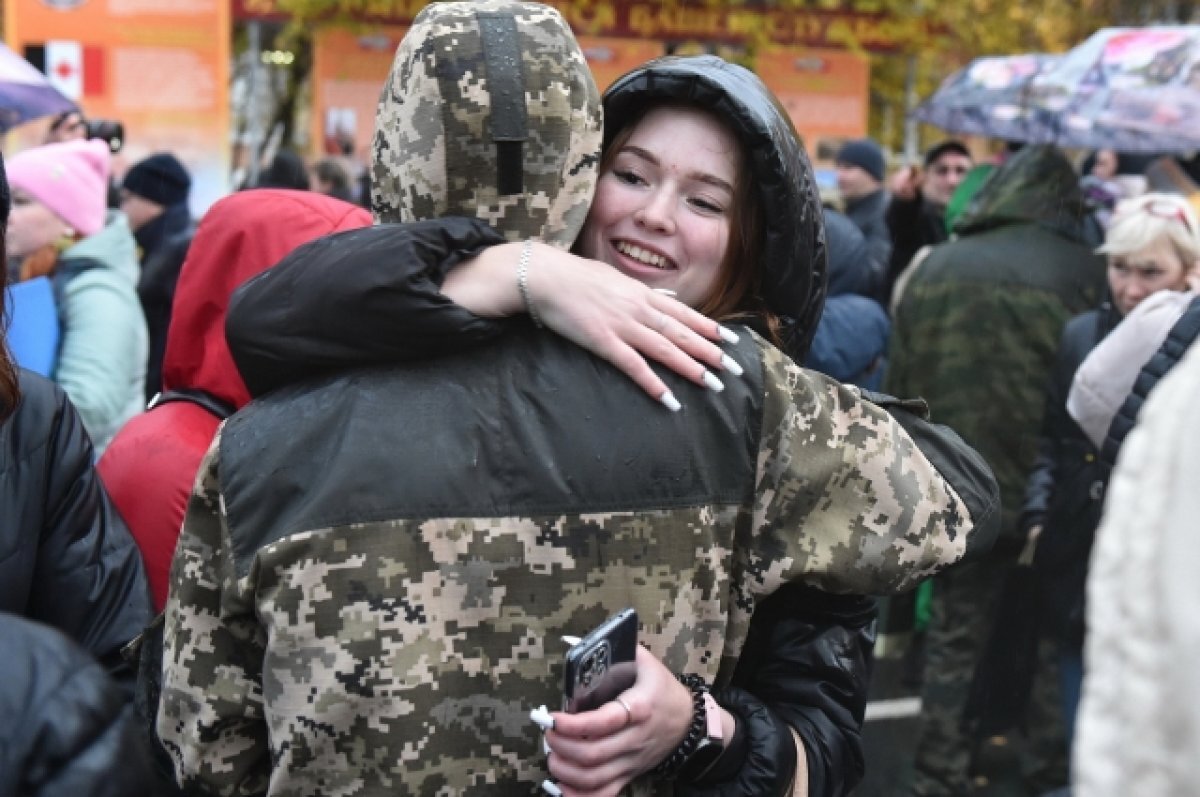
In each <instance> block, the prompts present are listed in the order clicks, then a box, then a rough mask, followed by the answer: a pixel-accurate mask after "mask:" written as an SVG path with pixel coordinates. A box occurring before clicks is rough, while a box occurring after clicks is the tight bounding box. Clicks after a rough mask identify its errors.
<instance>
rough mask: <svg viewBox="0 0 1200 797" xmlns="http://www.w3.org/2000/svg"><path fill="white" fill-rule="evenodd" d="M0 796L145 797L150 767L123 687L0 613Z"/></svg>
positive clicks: (84, 657) (83, 657) (75, 649)
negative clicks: (2, 651) (85, 796)
mask: <svg viewBox="0 0 1200 797" xmlns="http://www.w3.org/2000/svg"><path fill="white" fill-rule="evenodd" d="M0 648H2V649H3V650H4V655H3V656H2V657H0V717H3V718H4V723H3V726H2V727H0V794H5V795H22V797H58V796H59V795H88V797H145V795H147V794H148V793H149V791H148V790H149V788H150V781H149V769H148V765H147V760H146V758H145V755H144V752H143V749H142V747H141V740H140V737H139V736H138V734H137V730H136V726H135V724H134V721H133V708H132V706H131V705H130V703H129V702H128V700H127V699H126V695H125V693H124V692H123V691H122V689H121V688H120V687H119V686H118V685H117V684H116V683H115V682H114V681H113V680H112V679H111V678H109V677H108V675H107V674H106V673H105V672H104V670H103V669H102V668H101V667H100V665H99V664H97V663H96V661H95V660H94V659H93V658H92V657H91V656H89V655H88V654H87V652H85V651H84V650H83V649H82V648H80V647H79V646H78V645H77V644H75V643H74V642H72V641H71V640H70V639H67V637H65V636H63V635H62V634H60V633H59V632H57V631H55V630H54V629H52V628H49V627H47V626H44V625H41V624H40V623H34V622H30V621H28V620H25V619H23V618H20V617H17V616H15V615H12V614H5V613H0Z"/></svg>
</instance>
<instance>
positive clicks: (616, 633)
mask: <svg viewBox="0 0 1200 797" xmlns="http://www.w3.org/2000/svg"><path fill="white" fill-rule="evenodd" d="M637 631H638V620H637V612H636V611H634V610H633V609H625V610H623V611H621V612H619V613H618V614H616V615H614V616H612V617H610V618H609V619H607V620H605V621H604V622H603V623H602V624H601V625H599V626H597V627H596V628H595V629H593V630H592V631H591V633H589V634H588V635H587V636H586V637H584V638H583V639H581V640H580V641H579V644H577V645H575V646H574V647H572V648H571V649H570V650H568V651H567V658H566V667H565V673H564V684H563V711H566V712H568V713H571V714H577V713H579V712H583V711H591V710H592V709H594V708H597V707H599V706H601V705H603V704H604V703H607V702H608V701H610V700H612V699H613V698H614V697H616V696H617V695H619V694H621V693H622V692H624V691H625V690H626V689H628V688H629V687H631V686H633V683H634V681H636V680H637V664H636V662H635V659H636V656H637Z"/></svg>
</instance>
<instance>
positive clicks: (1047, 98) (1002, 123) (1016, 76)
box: [913, 25, 1200, 153]
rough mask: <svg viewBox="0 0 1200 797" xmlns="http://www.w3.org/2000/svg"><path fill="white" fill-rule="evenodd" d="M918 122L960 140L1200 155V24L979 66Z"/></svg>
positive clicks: (955, 79)
mask: <svg viewBox="0 0 1200 797" xmlns="http://www.w3.org/2000/svg"><path fill="white" fill-rule="evenodd" d="M913 116H914V117H915V118H916V119H918V120H920V121H922V122H928V123H929V124H932V125H935V126H937V127H940V128H942V129H943V130H947V131H950V132H954V133H964V134H971V135H982V136H989V137H992V138H1003V139H1008V140H1013V141H1026V142H1033V143H1047V144H1058V145H1059V146H1062V147H1070V148H1079V149H1099V148H1107V149H1113V150H1116V151H1118V152H1131V153H1136V152H1142V153H1185V152H1191V151H1193V150H1197V149H1200V25H1158V26H1152V27H1145V28H1105V29H1103V30H1100V31H1098V32H1096V33H1095V34H1093V35H1092V36H1091V37H1090V38H1088V40H1087V41H1085V42H1083V43H1082V44H1080V45H1078V46H1077V47H1075V48H1074V49H1072V50H1070V51H1069V52H1067V53H1064V54H1062V55H1058V56H1055V55H1040V54H1032V55H1013V56H998V57H989V58H979V59H976V60H975V61H972V62H971V63H970V64H968V65H967V66H966V67H965V68H964V69H962V70H960V71H958V72H956V73H955V74H953V75H951V76H950V77H949V78H947V79H946V81H945V82H944V83H943V84H942V86H941V87H940V88H939V89H938V90H937V92H935V93H934V94H933V96H931V97H930V98H929V99H928V100H926V101H925V102H924V103H922V104H921V105H920V106H919V107H918V108H917V109H916V110H915V111H914V112H913Z"/></svg>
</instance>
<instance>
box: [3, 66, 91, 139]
mask: <svg viewBox="0 0 1200 797" xmlns="http://www.w3.org/2000/svg"><path fill="white" fill-rule="evenodd" d="M75 108H76V106H75V103H73V102H71V101H70V100H69V99H67V98H66V97H64V96H63V95H62V94H61V93H60V92H59V91H58V89H56V88H54V86H52V85H50V81H48V80H47V79H46V76H45V75H43V74H42V73H41V72H39V71H38V70H37V69H36V68H35V67H34V66H33V65H32V64H30V63H29V62H28V61H26V60H25V59H24V58H22V57H21V56H19V55H17V54H16V53H14V52H13V51H12V50H10V49H9V48H8V47H6V46H4V45H3V44H0V133H4V132H7V131H8V130H10V129H11V128H13V127H16V126H17V125H19V124H21V123H23V122H28V121H30V120H31V119H37V118H39V117H42V116H49V115H51V114H55V113H59V112H61V111H70V110H74V109H75Z"/></svg>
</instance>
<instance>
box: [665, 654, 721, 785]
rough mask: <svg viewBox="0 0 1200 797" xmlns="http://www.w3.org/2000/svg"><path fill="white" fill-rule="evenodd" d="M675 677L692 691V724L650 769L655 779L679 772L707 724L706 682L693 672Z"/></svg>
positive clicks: (669, 776)
mask: <svg viewBox="0 0 1200 797" xmlns="http://www.w3.org/2000/svg"><path fill="white" fill-rule="evenodd" d="M675 677H676V678H678V679H679V683H681V684H683V685H684V686H686V687H687V688H688V689H690V690H691V692H692V724H691V725H690V726H688V732H687V735H686V736H684V737H683V741H682V742H680V743H679V746H678V747H676V748H675V752H673V753H671V754H670V755H669V756H667V757H666V758H664V759H663V760H662V761H661V762H659V764H658V766H656V767H655V768H654V769H653V770H652V771H651V774H652V775H653V776H654V777H655V779H657V780H670V779H671V778H673V777H675V776H676V775H678V774H679V770H680V769H682V768H683V765H684V764H686V763H687V760H688V759H689V758H691V757H692V753H694V752H696V747H697V746H698V745H699V744H700V737H702V736H703V735H704V731H705V728H706V726H707V724H708V721H707V717H706V716H705V713H704V695H705V693H707V692H708V691H709V689H708V684H706V683H705V682H704V679H703V678H701V677H700V676H699V675H696V674H695V673H688V674H686V675H676V676H675Z"/></svg>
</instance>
